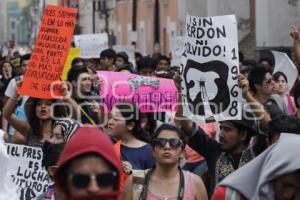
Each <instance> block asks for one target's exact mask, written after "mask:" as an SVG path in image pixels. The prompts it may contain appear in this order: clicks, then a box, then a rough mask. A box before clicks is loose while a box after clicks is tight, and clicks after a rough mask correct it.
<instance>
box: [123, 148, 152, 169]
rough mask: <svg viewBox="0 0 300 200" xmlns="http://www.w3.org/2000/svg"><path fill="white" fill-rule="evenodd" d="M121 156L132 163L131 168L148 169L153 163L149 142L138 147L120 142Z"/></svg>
mask: <svg viewBox="0 0 300 200" xmlns="http://www.w3.org/2000/svg"><path fill="white" fill-rule="evenodd" d="M121 156H122V160H123V161H128V162H129V163H130V164H131V165H132V169H149V168H152V167H153V166H154V165H155V158H154V157H153V154H152V147H151V145H149V144H146V145H144V146H142V147H138V148H134V147H127V146H125V145H122V144H121Z"/></svg>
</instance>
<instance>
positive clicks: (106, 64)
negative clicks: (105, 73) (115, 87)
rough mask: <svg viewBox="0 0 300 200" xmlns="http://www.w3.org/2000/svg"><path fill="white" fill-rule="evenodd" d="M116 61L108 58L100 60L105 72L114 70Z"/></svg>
mask: <svg viewBox="0 0 300 200" xmlns="http://www.w3.org/2000/svg"><path fill="white" fill-rule="evenodd" d="M113 64H114V60H113V59H112V58H108V57H102V58H100V65H101V68H102V69H103V70H110V69H112V68H113Z"/></svg>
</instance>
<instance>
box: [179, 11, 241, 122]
mask: <svg viewBox="0 0 300 200" xmlns="http://www.w3.org/2000/svg"><path fill="white" fill-rule="evenodd" d="M238 66H239V62H238V38H237V25H236V19H235V16H234V15H226V16H216V17H203V18H202V17H195V16H189V15H188V16H187V18H186V34H185V51H184V53H183V56H182V65H181V68H182V70H181V76H182V80H183V81H182V85H181V86H182V93H183V101H184V104H185V106H183V112H184V115H185V116H188V117H189V118H191V119H193V120H194V121H207V122H208V121H213V120H230V119H239V118H240V117H241V109H239V105H238V102H241V90H240V89H239V87H238V84H237V75H238V74H239V67H238Z"/></svg>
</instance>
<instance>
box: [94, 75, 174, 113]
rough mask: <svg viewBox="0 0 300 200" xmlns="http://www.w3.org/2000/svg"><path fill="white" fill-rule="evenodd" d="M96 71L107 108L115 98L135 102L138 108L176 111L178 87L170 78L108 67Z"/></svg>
mask: <svg viewBox="0 0 300 200" xmlns="http://www.w3.org/2000/svg"><path fill="white" fill-rule="evenodd" d="M97 75H98V77H99V79H100V83H101V86H100V95H101V99H102V103H103V104H104V110H105V111H106V112H110V111H111V109H112V107H113V105H114V104H115V103H118V102H131V103H135V104H136V105H138V106H139V108H140V111H141V112H165V111H176V103H177V89H176V87H175V84H174V81H173V80H172V79H163V78H156V77H146V76H140V75H136V74H128V73H122V72H108V71H98V72H97Z"/></svg>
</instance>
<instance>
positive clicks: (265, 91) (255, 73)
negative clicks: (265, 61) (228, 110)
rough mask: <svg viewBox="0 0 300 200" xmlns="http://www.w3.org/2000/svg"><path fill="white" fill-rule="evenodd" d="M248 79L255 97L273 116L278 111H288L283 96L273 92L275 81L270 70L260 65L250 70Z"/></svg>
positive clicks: (284, 112) (285, 112)
mask: <svg viewBox="0 0 300 200" xmlns="http://www.w3.org/2000/svg"><path fill="white" fill-rule="evenodd" d="M248 80H249V86H250V89H251V91H252V92H253V96H254V98H255V99H256V100H257V101H258V102H260V103H261V104H262V105H264V107H265V108H266V110H267V111H268V112H269V113H270V114H271V117H275V116H274V115H276V114H277V113H282V114H287V113H288V111H287V107H286V105H285V103H284V101H283V100H282V98H281V97H280V96H279V95H278V94H273V93H274V85H275V82H274V81H273V78H272V75H271V71H270V70H268V69H267V68H265V67H261V66H258V67H257V68H255V69H253V70H252V71H251V72H250V74H249V76H248ZM273 113H274V114H273Z"/></svg>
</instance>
